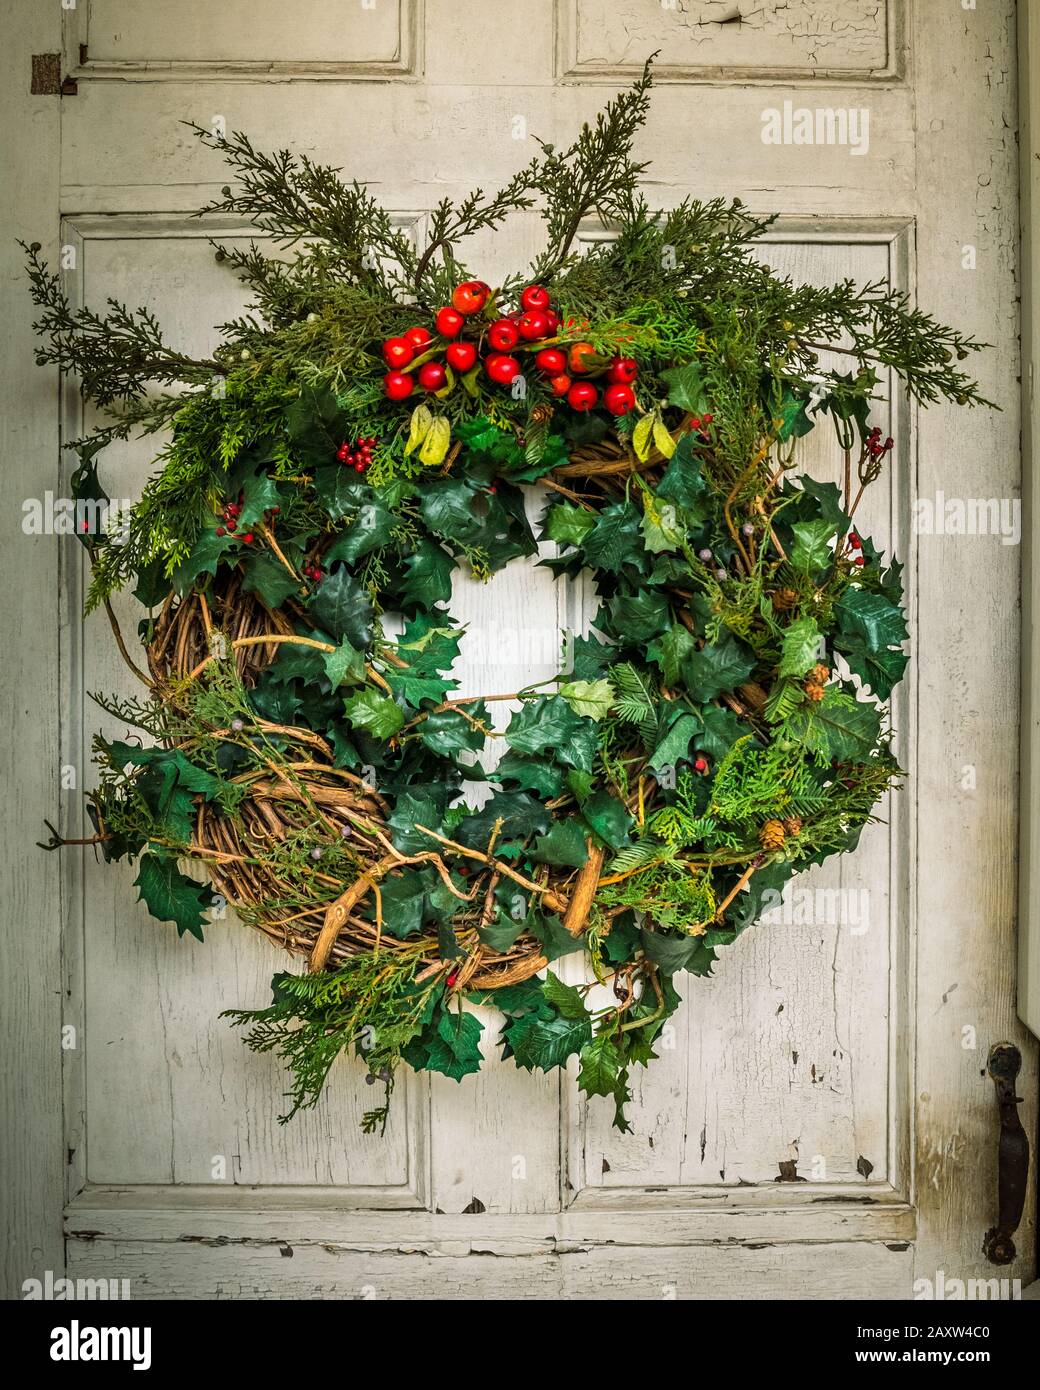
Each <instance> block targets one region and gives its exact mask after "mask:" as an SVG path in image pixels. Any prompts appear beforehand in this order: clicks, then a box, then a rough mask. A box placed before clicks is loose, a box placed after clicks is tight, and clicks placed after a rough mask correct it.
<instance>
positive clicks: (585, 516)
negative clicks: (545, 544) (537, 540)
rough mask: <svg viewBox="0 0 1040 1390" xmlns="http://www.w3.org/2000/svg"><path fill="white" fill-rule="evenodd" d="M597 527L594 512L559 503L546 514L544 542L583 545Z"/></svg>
mask: <svg viewBox="0 0 1040 1390" xmlns="http://www.w3.org/2000/svg"><path fill="white" fill-rule="evenodd" d="M595 525H596V513H595V512H594V511H589V510H587V509H586V508H585V507H575V506H572V505H571V503H570V502H558V503H556V504H555V505H554V506H551V507H550V508H549V509H548V511H547V512H546V514H545V521H544V525H543V529H542V540H548V541H556V543H557V544H558V545H581V544H582V542H583V541H584V540H585V537H586V536H587V535H588V534H589V532H590V531H591V530H592V529H593V527H594V526H595Z"/></svg>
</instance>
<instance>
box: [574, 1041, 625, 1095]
mask: <svg viewBox="0 0 1040 1390" xmlns="http://www.w3.org/2000/svg"><path fill="white" fill-rule="evenodd" d="M620 1074H621V1053H620V1052H619V1051H618V1049H617V1046H616V1045H615V1043H614V1042H613V1040H612V1039H611V1037H610V1035H609V1034H607V1033H600V1034H599V1035H598V1036H597V1037H595V1038H593V1039H592V1040H591V1041H590V1042H587V1043H586V1044H585V1046H584V1047H583V1048H582V1049H581V1068H580V1070H579V1072H578V1089H579V1091H584V1092H585V1094H586V1095H587V1096H610V1095H613V1094H614V1090H615V1088H616V1086H617V1083H618V1078H619V1076H620Z"/></svg>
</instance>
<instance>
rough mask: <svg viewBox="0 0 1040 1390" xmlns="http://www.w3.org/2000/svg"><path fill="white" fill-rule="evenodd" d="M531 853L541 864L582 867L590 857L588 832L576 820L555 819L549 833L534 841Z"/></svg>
mask: <svg viewBox="0 0 1040 1390" xmlns="http://www.w3.org/2000/svg"><path fill="white" fill-rule="evenodd" d="M530 854H531V858H532V859H536V860H537V861H538V862H539V863H541V864H555V865H568V866H570V867H571V868H575V869H580V868H581V866H582V865H583V864H584V863H585V861H586V859H588V857H589V847H588V844H587V842H586V832H585V830H583V829H582V827H581V826H580V825H579V824H578V822H577V821H575V820H556V821H553V823H552V828H551V829H550V831H549V833H548V835H543V836H542V837H541V838H540V839H538V840H536V841H535V842H534V845H533V847H532V849H531V851H530Z"/></svg>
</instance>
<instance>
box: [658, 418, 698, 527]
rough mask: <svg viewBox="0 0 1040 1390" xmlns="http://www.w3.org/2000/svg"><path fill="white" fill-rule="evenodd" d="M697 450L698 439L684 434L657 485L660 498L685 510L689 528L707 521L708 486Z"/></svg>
mask: <svg viewBox="0 0 1040 1390" xmlns="http://www.w3.org/2000/svg"><path fill="white" fill-rule="evenodd" d="M693 448H694V436H693V435H692V434H684V435H683V437H682V438H681V439H680V440H679V443H678V445H677V447H676V450H675V454H674V455H673V457H672V459H671V460H670V462H669V464H668V467H667V468H666V469H665V470H664V475H663V476H662V478H661V481H660V482H659V483H658V485H657V496H658V497H659V498H664V500H665V501H668V502H674V503H675V504H676V505H677V506H679V507H681V508H682V511H683V514H684V516H685V519H686V522H687V524H688V525H690V526H697V525H700V524H701V522H703V520H704V517H705V500H706V498H707V495H708V485H707V483H706V482H705V481H704V478H703V476H702V474H701V465H700V460H699V459H698V458H697V457H696V456H695V454H694V452H693Z"/></svg>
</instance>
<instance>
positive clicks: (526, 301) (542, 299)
mask: <svg viewBox="0 0 1040 1390" xmlns="http://www.w3.org/2000/svg"><path fill="white" fill-rule="evenodd" d="M549 303H550V300H549V291H548V290H547V289H545V287H544V286H542V285H528V286H527V288H526V289H524V290H522V291H521V293H520V307H521V309H548V307H549Z"/></svg>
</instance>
